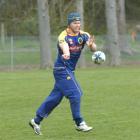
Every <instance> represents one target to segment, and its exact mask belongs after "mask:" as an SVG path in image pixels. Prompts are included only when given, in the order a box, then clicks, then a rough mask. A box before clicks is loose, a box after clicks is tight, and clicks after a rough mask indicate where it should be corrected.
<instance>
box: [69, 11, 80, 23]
mask: <svg viewBox="0 0 140 140" xmlns="http://www.w3.org/2000/svg"><path fill="white" fill-rule="evenodd" d="M73 21H81V17H80V14H79V13H77V12H72V13H69V15H68V17H67V22H68V25H70V24H71V22H73Z"/></svg>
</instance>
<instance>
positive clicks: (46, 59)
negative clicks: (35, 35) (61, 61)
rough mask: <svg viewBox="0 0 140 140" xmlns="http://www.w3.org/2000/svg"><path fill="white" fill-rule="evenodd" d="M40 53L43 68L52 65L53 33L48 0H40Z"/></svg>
mask: <svg viewBox="0 0 140 140" xmlns="http://www.w3.org/2000/svg"><path fill="white" fill-rule="evenodd" d="M38 17H39V35H40V45H41V46H40V53H41V65H40V67H41V68H42V69H45V68H47V67H51V66H52V57H51V43H50V42H51V34H50V19H49V5H48V0H38Z"/></svg>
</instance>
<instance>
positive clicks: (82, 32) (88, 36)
mask: <svg viewBox="0 0 140 140" xmlns="http://www.w3.org/2000/svg"><path fill="white" fill-rule="evenodd" d="M80 34H81V35H82V37H83V38H84V41H85V42H87V41H88V40H89V38H90V34H89V33H88V32H84V31H82V30H81V31H80Z"/></svg>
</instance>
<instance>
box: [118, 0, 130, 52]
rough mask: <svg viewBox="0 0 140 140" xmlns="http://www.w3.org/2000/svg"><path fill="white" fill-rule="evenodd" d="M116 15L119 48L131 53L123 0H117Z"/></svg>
mask: <svg viewBox="0 0 140 140" xmlns="http://www.w3.org/2000/svg"><path fill="white" fill-rule="evenodd" d="M117 16H118V33H119V47H120V50H121V51H122V52H125V53H128V54H131V53H132V52H131V49H130V45H129V43H128V40H127V36H126V20H125V0H117Z"/></svg>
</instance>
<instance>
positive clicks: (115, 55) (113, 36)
mask: <svg viewBox="0 0 140 140" xmlns="http://www.w3.org/2000/svg"><path fill="white" fill-rule="evenodd" d="M105 6H106V21H107V37H108V38H107V41H108V42H107V46H108V48H107V49H108V51H109V54H110V65H115V66H116V65H119V64H120V49H119V43H118V26H117V14H116V0H105Z"/></svg>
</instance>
